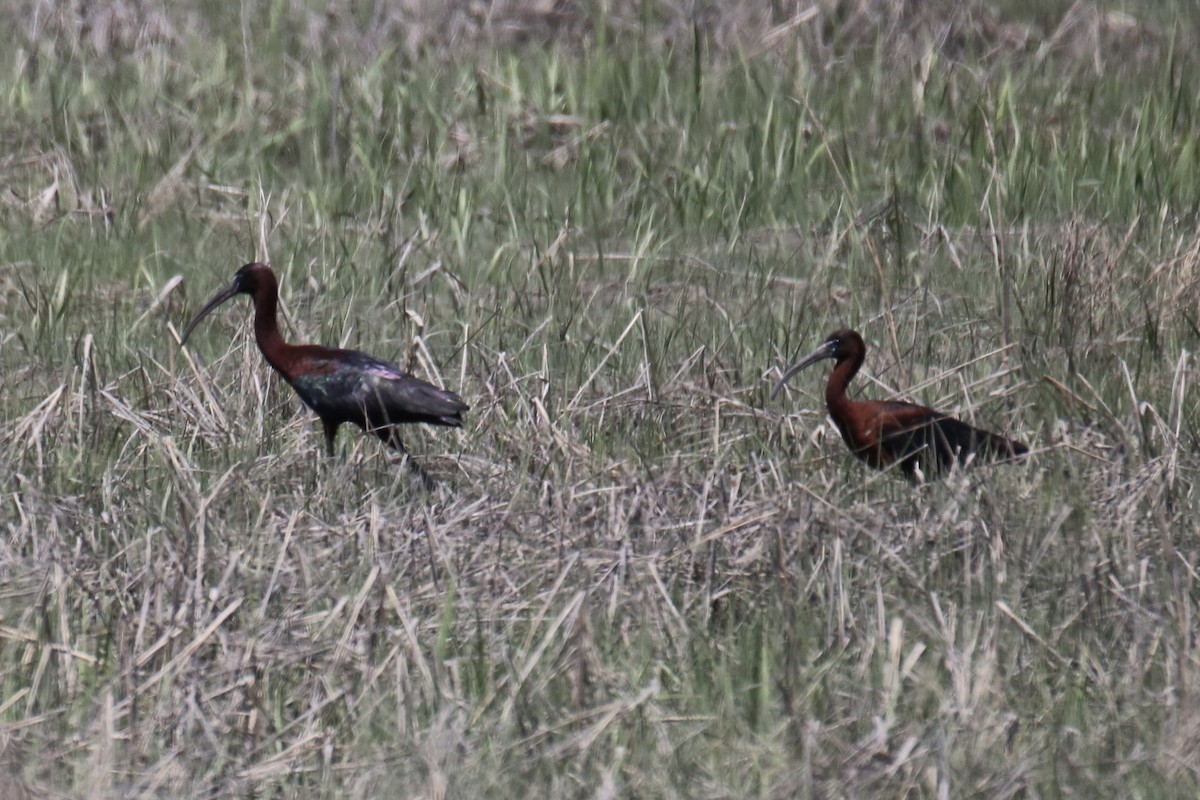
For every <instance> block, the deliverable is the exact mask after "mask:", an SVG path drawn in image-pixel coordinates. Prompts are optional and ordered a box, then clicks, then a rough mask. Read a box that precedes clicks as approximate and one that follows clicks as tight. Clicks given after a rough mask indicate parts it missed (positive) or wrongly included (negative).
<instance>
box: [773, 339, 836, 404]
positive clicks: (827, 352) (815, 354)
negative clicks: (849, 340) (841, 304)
mask: <svg viewBox="0 0 1200 800" xmlns="http://www.w3.org/2000/svg"><path fill="white" fill-rule="evenodd" d="M836 349H837V342H823V343H822V344H821V346H820V347H818V348H817V349H816V350H813V351H812V352H811V353H809V354H808V355H806V356H805V357H804V358H802V359H800V360H799V361H797V362H796V363H795V364H792V365H791V366H790V367H788V368H787V372H785V373H783V377H782V378H780V379H779V383H777V384H775V389H774V390H773V391H772V392H771V399H772V400H774V399H775V396H776V395H778V394H779V393H780V392H781V391H783V387H784V384H786V383H787V382H788V381H790V380H791V379H792V377H793V376H795V375H796V373H797V372H800V371H801V370H803V369H806V368H808V367H811V366H812V365H813V364H815V363H817V362H818V361H824V360H825V359H827V358H833V352H834V350H836Z"/></svg>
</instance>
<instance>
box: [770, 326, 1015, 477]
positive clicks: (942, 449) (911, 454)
mask: <svg viewBox="0 0 1200 800" xmlns="http://www.w3.org/2000/svg"><path fill="white" fill-rule="evenodd" d="M866 354H867V346H866V344H864V343H863V339H862V337H861V336H859V335H858V333H856V332H855V331H850V330H845V331H837V332H836V333H833V334H830V336H829V338H827V339H826V340H825V341H824V342H822V343H821V346H820V347H818V348H817V349H816V350H815V351H813V352H812V353H811V354H810V355H808V356H805V357H804V358H802V359H800V360H799V361H797V362H796V363H795V364H793V365H792V366H791V367H789V368H788V370H787V372H785V373H783V377H782V378H780V379H779V383H777V384H776V385H775V391H773V392H772V393H771V397H772V399H773V398H774V397H775V396H776V395H778V394H779V392H780V391H781V390H782V389H783V386H784V384H786V383H787V382H788V381H789V380H790V379H791V378H792V376H794V375H795V374H796V373H797V372H800V370H802V369H804V368H805V367H809V366H811V365H813V364H815V363H817V362H818V361H824V360H825V359H833V361H834V367H833V372H831V373H830V374H829V383H827V384H826V386H825V405H826V406H827V407H828V408H829V416H830V417H832V418H833V421H834V423H835V424H836V425H837V427H838V431H840V432H841V434H842V439H843V440H845V442H846V446H847V447H849V448H850V452H852V453H854V455H856V456H857V457H858V458H859V459H861V460H862V461H865V462H866V463H867V464H868V465H869V466H871V467H874V468H875V469H887V468H888V467H891V466H892V465H893V464H896V463H899V465H900V471H901V472H903V473H904V476H905V477H906V478H908V479H909V480H910V481H914V482H917V481H921V480H924V479H926V478H933V477H937V476H938V475H940V474H941V473H943V472H945V471H947V470H948V469H950V468H951V467H952V466H954V465H955V464H959V465H966V464H967V463H968V462H970V461H993V462H1000V461H1013V460H1015V459H1019V458H1021V457H1022V456H1024V455H1025V454H1026V453H1028V452H1029V448H1028V447H1026V446H1025V445H1023V444H1021V443H1020V442H1017V441H1014V440H1012V439H1006V438H1004V437H1003V436H998V435H996V434H994V433H988V432H987V431H981V430H979V429H978V428H973V427H971V426H970V425H968V424H967V423H965V422H962V421H960V420H957V419H954V418H953V417H948V416H946V415H945V414H943V413H941V412H940V411H934V410H933V409H932V408H927V407H925V406H919V405H916V404H915V403H902V402H897V401H894V400H851V399H850V398H849V397H847V396H846V387H848V386H849V385H850V381H851V379H853V378H854V376H855V375H857V374H858V370H859V368H860V367H861V366H862V363H863V358H864V357H865V356H866Z"/></svg>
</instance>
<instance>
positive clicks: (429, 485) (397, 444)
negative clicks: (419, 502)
mask: <svg viewBox="0 0 1200 800" xmlns="http://www.w3.org/2000/svg"><path fill="white" fill-rule="evenodd" d="M371 433H373V434H375V435H376V436H378V437H379V438H380V439H382V440H383V441H384V443H386V444H387V446H388V447H391V448H394V449H396V450H398V451H399V452H400V454H401V455H402V456H404V462H405V463H406V464H407V465H408V468H409V469H410V470H411V471H412V473H413V474H414V475H416V476H417V477H418V478H419V479H420V480H421V485H422V486H424V487H425V489H426V491H433V489H434V487H435V486H437V481H435V480H434V479H433V478H432V477H431V476H430V475H429V473H428V472H426V471H425V470H424V469H423V468H422V467H421V465H420V464H418V463H417V462H416V460H415V459H414V458H413V457H412V453H410V452H408V450H407V448H405V447H404V442H402V441H400V433H399V431H398V429H397V426H395V425H385V426H382V427H379V428H374V429H372V430H371Z"/></svg>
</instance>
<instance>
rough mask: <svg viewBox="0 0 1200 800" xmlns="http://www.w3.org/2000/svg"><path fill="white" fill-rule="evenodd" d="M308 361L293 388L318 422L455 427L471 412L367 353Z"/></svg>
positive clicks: (453, 397)
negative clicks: (317, 416)
mask: <svg viewBox="0 0 1200 800" xmlns="http://www.w3.org/2000/svg"><path fill="white" fill-rule="evenodd" d="M310 362H311V363H310V364H309V368H308V369H307V370H306V371H305V373H304V374H301V375H298V376H296V377H295V378H294V379H293V380H292V386H293V387H294V388H295V389H296V393H297V394H299V395H300V397H301V399H302V400H304V402H305V403H306V404H307V405H308V406H309V407H310V408H312V409H313V410H314V411H316V412H317V414H319V415H320V416H321V418H322V419H329V420H331V421H337V422H339V423H340V422H353V423H354V424H356V425H358V426H360V427H362V428H364V429H367V430H376V429H380V428H385V427H388V426H391V425H395V424H399V423H410V422H423V423H428V424H432V425H449V426H452V427H459V426H461V425H462V422H463V421H462V414H463V412H464V411H467V410H469V408H470V406H468V405H467V404H466V403H464V402H463V401H462V398H461V397H459V396H458V395H456V394H455V393H454V392H449V391H446V390H445V389H439V388H438V387H436V386H434V385H433V384H431V383H427V382H425V381H423V380H421V379H419V378H414V377H413V376H411V375H409V374H407V373H405V372H403V371H401V370H400V369H398V368H396V367H394V366H392V365H391V364H388V363H387V362H386V361H381V360H379V359H377V358H374V357H372V356H368V355H366V354H365V353H359V352H356V351H353V350H339V351H331V352H330V354H329V356H328V358H327V359H326V360H325V362H324V363H323V364H318V363H316V359H310Z"/></svg>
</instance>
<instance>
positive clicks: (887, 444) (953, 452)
mask: <svg viewBox="0 0 1200 800" xmlns="http://www.w3.org/2000/svg"><path fill="white" fill-rule="evenodd" d="M883 406H884V411H885V412H889V413H887V414H886V415H885V419H886V420H887V421H886V422H885V423H884V425H883V426H882V430H881V436H880V449H881V450H882V451H883V452H882V455H883V460H884V461H886V462H887V463H894V462H896V461H899V462H900V468H901V470H903V472H904V473H905V475H907V476H909V477H910V478H912V477H914V473H915V469H916V468H917V467H919V468H920V470H921V472H922V474H924V475H925V476H926V477H933V476H935V475H938V474H939V473H941V472H944V471H946V470H947V469H949V468H950V467H951V466H953V465H954V464H955V463H958V464H966V463H967V461H968V460H969V459H971V458H972V456H973V457H974V459H975V460H976V461H1008V460H1012V459H1016V458H1020V457H1021V456H1023V455H1025V454H1026V453H1028V452H1029V448H1028V447H1026V446H1025V445H1023V444H1021V443H1020V442H1017V441H1013V440H1012V439H1006V438H1005V437H1003V436H998V435H997V434H994V433H989V432H987V431H984V430H980V429H979V428H975V427H972V426H971V425H968V424H967V423H965V422H962V421H961V420H957V419H954V418H953V417H948V416H946V415H945V414H941V413H939V412H937V411H934V410H933V409H930V408H926V407H924V406H917V405H913V404H910V403H885V404H883Z"/></svg>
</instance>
